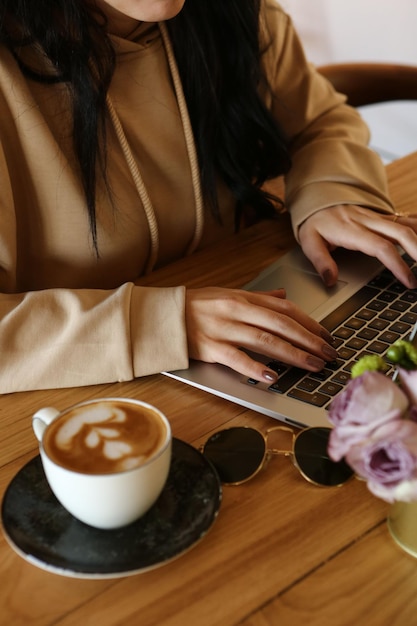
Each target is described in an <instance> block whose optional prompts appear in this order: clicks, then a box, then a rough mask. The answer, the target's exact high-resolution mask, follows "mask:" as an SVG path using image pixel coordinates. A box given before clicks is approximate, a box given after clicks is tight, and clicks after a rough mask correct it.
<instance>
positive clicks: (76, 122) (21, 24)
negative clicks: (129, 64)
mask: <svg viewBox="0 0 417 626" xmlns="http://www.w3.org/2000/svg"><path fill="white" fill-rule="evenodd" d="M259 10H260V0H227V2H225V0H186V2H185V5H184V8H183V9H182V11H181V12H180V13H179V14H178V16H177V17H175V18H174V19H172V20H169V21H168V22H167V25H168V28H169V31H170V35H171V38H172V42H173V46H174V50H175V55H176V59H177V63H178V68H179V71H180V75H181V78H182V81H183V88H184V93H185V98H186V101H187V105H188V108H189V113H190V118H191V123H192V127H193V131H194V134H195V140H196V146H197V153H198V158H199V164H200V171H201V181H202V189H203V195H204V197H205V199H206V202H207V203H208V204H209V205H210V207H211V209H212V210H213V211H214V213H216V214H217V213H218V204H217V194H216V179H217V177H218V176H220V177H221V178H222V179H223V181H224V182H225V184H226V185H227V186H228V188H229V189H230V190H231V191H232V193H233V195H234V197H235V198H236V206H237V212H238V213H239V211H241V210H242V209H243V208H244V207H247V206H250V207H252V209H253V210H254V211H255V213H256V214H257V215H259V216H267V215H271V214H272V212H273V209H274V202H276V201H279V200H278V199H277V198H274V197H272V196H270V195H269V194H268V193H267V192H265V191H263V190H262V189H261V185H262V184H263V183H264V182H265V181H266V180H268V179H270V178H273V177H275V176H278V175H280V174H283V173H285V172H286V171H288V169H289V167H290V159H289V154H288V150H287V144H286V141H285V137H284V134H283V132H282V130H281V129H280V128H279V127H278V126H277V124H276V123H275V121H274V120H273V118H272V116H271V115H270V113H269V111H268V110H267V109H266V107H265V105H264V104H263V102H262V100H261V98H260V96H259V87H260V85H261V83H262V81H265V77H264V76H263V75H262V72H261V67H260V58H261V55H262V52H263V51H262V50H261V49H260V44H259V39H258V30H259V24H258V21H259ZM0 43H3V44H4V45H6V46H7V47H8V48H9V50H10V51H11V52H12V54H14V56H15V57H16V59H17V61H18V63H19V65H20V67H21V71H22V72H23V73H24V74H25V75H26V76H27V77H28V78H29V79H32V80H38V81H42V82H46V83H47V82H58V81H60V82H65V83H66V84H67V86H68V89H69V91H70V94H71V102H72V116H73V141H74V151H75V154H76V157H77V160H78V163H79V167H80V176H81V180H82V184H83V188H84V193H85V197H86V203H87V209H88V215H89V220H90V229H91V233H92V237H93V242H94V245H95V247H96V249H97V233H96V213H95V193H96V180H97V178H96V173H97V168H98V171H101V173H102V175H103V177H104V180H106V175H105V168H106V158H105V121H106V93H107V90H108V88H109V85H110V82H111V78H112V75H113V71H114V67H115V55H114V51H113V48H112V45H111V42H110V39H109V38H108V37H107V35H106V20H105V17H104V15H102V14H100V12H99V11H97V10H96V9H95V8H94V0H36V1H35V0H0ZM28 45H37V46H38V47H39V48H40V50H41V51H42V52H43V54H45V55H46V57H47V59H48V60H49V64H50V67H51V68H53V71H52V72H51V70H50V69H48V71H46V72H45V73H39V71H36V70H35V69H34V68H31V67H28V66H27V65H25V64H24V63H23V62H22V60H21V58H20V55H19V51H20V50H21V48H22V46H28Z"/></svg>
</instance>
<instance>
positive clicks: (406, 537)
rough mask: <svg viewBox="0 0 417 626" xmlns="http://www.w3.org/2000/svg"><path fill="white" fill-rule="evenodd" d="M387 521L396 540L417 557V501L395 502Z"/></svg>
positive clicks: (401, 546) (406, 550)
mask: <svg viewBox="0 0 417 626" xmlns="http://www.w3.org/2000/svg"><path fill="white" fill-rule="evenodd" d="M387 521H388V528H389V531H390V533H391V536H392V538H393V539H394V541H395V542H396V543H397V544H398V545H399V546H400V548H402V549H403V550H404V551H405V552H408V554H411V556H414V557H415V558H417V502H395V504H393V505H392V507H391V509H390V511H389V514H388V520H387Z"/></svg>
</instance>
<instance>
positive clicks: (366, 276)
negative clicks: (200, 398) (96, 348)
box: [164, 248, 417, 428]
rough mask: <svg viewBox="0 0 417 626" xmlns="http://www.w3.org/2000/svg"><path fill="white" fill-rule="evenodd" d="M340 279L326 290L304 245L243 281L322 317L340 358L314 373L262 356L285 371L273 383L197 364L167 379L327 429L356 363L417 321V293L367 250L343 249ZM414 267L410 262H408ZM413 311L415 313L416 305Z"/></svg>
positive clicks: (293, 421) (283, 418) (405, 332)
mask: <svg viewBox="0 0 417 626" xmlns="http://www.w3.org/2000/svg"><path fill="white" fill-rule="evenodd" d="M335 258H336V261H337V263H338V266H339V280H338V282H337V285H336V286H335V287H332V288H331V289H327V288H326V287H324V285H323V283H322V280H321V278H320V276H319V275H318V274H317V273H316V272H315V270H314V268H313V266H312V265H311V264H310V263H309V261H308V260H307V259H306V258H305V256H304V255H303V253H302V252H301V249H300V248H295V249H294V250H292V251H291V252H290V253H288V254H286V255H284V256H283V257H281V258H280V259H279V260H278V261H276V262H275V263H273V264H272V265H271V266H269V267H268V268H267V269H265V270H264V271H262V272H261V274H259V275H258V277H257V278H256V279H255V280H253V281H252V282H250V283H249V284H247V285H245V287H244V288H245V289H248V290H270V289H274V288H278V287H284V288H285V289H286V292H287V298H288V299H290V300H293V301H294V302H296V303H297V304H298V305H299V306H300V307H301V308H302V309H303V310H304V311H306V312H307V313H308V314H309V315H310V316H311V317H313V318H314V319H316V320H318V321H320V322H321V323H322V324H323V325H324V326H325V327H326V328H327V329H328V330H329V331H330V332H331V333H332V335H333V336H334V337H335V339H336V345H335V347H336V349H337V350H338V352H339V355H340V357H341V358H339V359H338V360H337V361H335V362H334V363H331V364H328V365H326V367H325V369H324V370H323V372H321V373H318V374H314V373H309V372H305V371H303V370H300V369H298V368H288V367H285V366H284V364H282V363H280V362H272V360H271V359H270V358H268V357H265V358H264V357H259V355H257V358H258V359H260V360H262V361H263V362H265V363H268V364H269V366H270V367H273V368H274V369H276V371H277V372H278V374H279V378H278V382H277V383H276V384H274V385H268V384H265V383H263V382H257V381H254V380H251V379H248V378H247V377H244V376H242V375H240V374H237V373H236V372H234V371H232V370H230V369H229V368H227V367H225V366H222V365H218V364H208V363H203V362H200V361H192V362H191V363H190V367H189V368H188V369H186V370H177V371H173V372H164V373H165V374H166V375H167V376H170V377H172V378H175V379H177V380H180V381H183V382H184V383H187V384H189V385H192V386H194V387H197V388H199V389H203V390H204V391H207V392H209V393H212V394H215V395H217V396H220V397H222V398H225V399H227V400H230V401H232V402H235V403H237V404H240V405H242V406H244V407H247V408H249V409H253V410H254V411H258V412H260V413H263V414H265V415H268V416H270V417H272V418H275V419H278V420H281V421H284V422H287V423H289V424H291V425H293V426H297V427H300V428H302V427H305V426H329V421H328V419H327V411H328V408H329V405H330V403H331V401H332V399H333V398H334V397H335V396H336V395H337V393H340V391H341V390H342V389H343V387H344V386H345V384H346V383H347V382H348V380H349V378H350V367H351V365H352V363H353V362H354V361H355V360H356V359H357V358H359V356H361V355H363V354H366V353H379V354H384V352H385V351H386V349H387V348H388V347H389V345H390V344H391V343H393V342H394V341H395V340H396V339H398V338H400V337H401V338H407V337H409V335H410V332H411V330H412V327H413V325H414V323H415V322H416V321H417V290H415V291H414V290H413V291H411V290H407V289H405V288H404V287H403V286H402V285H401V284H400V283H399V282H398V281H396V280H395V278H394V277H393V276H392V274H390V273H389V272H388V271H387V270H384V268H383V267H382V265H381V264H380V263H379V262H378V261H376V260H375V259H372V258H370V257H367V256H365V255H363V254H361V253H357V252H350V251H346V250H339V251H337V253H336V255H335ZM408 262H409V265H410V267H411V266H413V263H412V260H411V259H408ZM413 309H414V310H413Z"/></svg>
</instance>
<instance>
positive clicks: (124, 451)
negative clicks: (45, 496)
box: [32, 398, 172, 529]
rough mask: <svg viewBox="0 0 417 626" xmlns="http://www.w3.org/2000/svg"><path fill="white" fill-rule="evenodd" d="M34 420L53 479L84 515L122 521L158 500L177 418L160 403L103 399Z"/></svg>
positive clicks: (102, 523) (60, 495)
mask: <svg viewBox="0 0 417 626" xmlns="http://www.w3.org/2000/svg"><path fill="white" fill-rule="evenodd" d="M32 427H33V431H34V433H35V435H36V438H37V439H38V441H39V450H40V456H41V459H42V464H43V468H44V471H45V475H46V478H47V481H48V483H49V486H50V487H51V489H52V491H53V493H54V494H55V496H56V497H57V499H58V500H59V502H60V503H61V504H62V505H63V506H64V507H65V508H66V509H67V510H68V511H69V512H70V513H71V514H72V515H74V517H76V518H77V519H79V520H81V521H82V522H85V523H86V524H89V525H90V526H95V527H96V528H107V529H110V528H118V527H121V526H125V525H127V524H129V523H131V522H133V521H134V520H136V519H138V518H139V517H141V516H142V515H144V513H146V511H148V510H149V509H150V508H151V506H152V505H153V504H154V503H155V501H156V500H157V498H158V496H159V495H160V493H161V491H162V489H163V487H164V485H165V483H166V480H167V477H168V473H169V468H170V462H171V447H172V434H171V428H170V424H169V422H168V420H167V418H166V417H165V415H164V414H163V413H161V411H159V410H158V409H157V408H155V407H153V406H151V405H150V404H147V403H145V402H141V401H139V400H134V399H130V398H102V399H100V398H99V399H96V400H89V401H87V402H82V403H79V404H76V405H74V406H72V407H70V408H68V409H65V410H64V411H62V412H60V411H58V410H57V409H54V408H51V407H47V408H43V409H40V410H39V411H37V412H36V413H35V414H34V416H33V418H32Z"/></svg>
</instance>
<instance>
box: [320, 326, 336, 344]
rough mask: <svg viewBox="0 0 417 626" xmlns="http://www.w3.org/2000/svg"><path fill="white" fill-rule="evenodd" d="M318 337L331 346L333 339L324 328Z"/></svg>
mask: <svg viewBox="0 0 417 626" xmlns="http://www.w3.org/2000/svg"><path fill="white" fill-rule="evenodd" d="M320 336H321V337H322V338H323V339H324V341H326V342H327V343H329V344H330V345H332V343H333V341H334V339H333V337H332V335H331V334H330V333H329V331H328V330H326V329H325V328H323V329H322V330H321V332H320Z"/></svg>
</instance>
